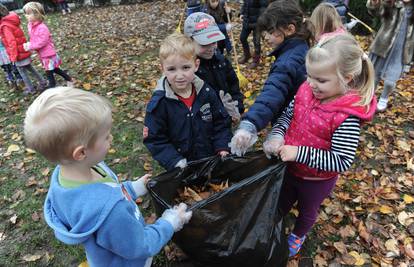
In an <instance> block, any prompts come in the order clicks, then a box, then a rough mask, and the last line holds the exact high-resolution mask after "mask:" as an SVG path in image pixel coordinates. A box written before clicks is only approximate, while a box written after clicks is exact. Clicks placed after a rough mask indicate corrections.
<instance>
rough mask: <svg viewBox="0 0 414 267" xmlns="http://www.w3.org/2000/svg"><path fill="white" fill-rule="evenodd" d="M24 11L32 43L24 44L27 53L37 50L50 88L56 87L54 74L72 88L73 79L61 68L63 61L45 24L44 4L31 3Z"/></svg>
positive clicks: (24, 7)
mask: <svg viewBox="0 0 414 267" xmlns="http://www.w3.org/2000/svg"><path fill="white" fill-rule="evenodd" d="M23 11H24V14H25V15H26V17H27V20H28V22H29V23H28V24H27V28H28V32H29V37H30V41H29V42H28V43H25V44H24V49H25V50H26V51H32V50H35V51H36V52H37V54H38V55H39V57H40V61H41V62H42V65H43V68H44V69H45V70H46V76H47V79H48V81H49V85H48V87H49V88H52V87H55V86H56V80H55V76H54V73H56V74H58V75H60V76H62V77H63V79H65V81H66V83H67V86H69V87H72V86H73V82H72V78H71V77H70V76H69V75H68V74H67V73H66V72H65V71H63V70H61V69H60V68H59V66H60V65H61V64H62V60H61V59H60V57H59V56H58V54H57V53H56V50H55V46H54V44H53V40H52V36H51V34H50V32H49V29H48V28H47V26H46V24H44V23H43V21H44V19H45V15H46V14H45V10H44V9H43V6H42V4H40V3H38V2H29V3H27V4H25V5H24V6H23Z"/></svg>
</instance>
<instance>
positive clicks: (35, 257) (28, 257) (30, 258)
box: [23, 254, 42, 262]
mask: <svg viewBox="0 0 414 267" xmlns="http://www.w3.org/2000/svg"><path fill="white" fill-rule="evenodd" d="M40 258H42V255H41V254H34V255H32V254H27V255H24V256H23V260H24V261H27V262H32V261H37V260H38V259H40Z"/></svg>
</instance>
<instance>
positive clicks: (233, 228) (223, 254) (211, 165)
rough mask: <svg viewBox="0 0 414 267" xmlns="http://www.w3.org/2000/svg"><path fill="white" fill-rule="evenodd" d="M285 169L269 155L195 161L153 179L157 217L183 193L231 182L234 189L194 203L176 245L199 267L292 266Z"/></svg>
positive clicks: (283, 165) (257, 153)
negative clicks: (281, 203)
mask: <svg viewBox="0 0 414 267" xmlns="http://www.w3.org/2000/svg"><path fill="white" fill-rule="evenodd" d="M284 172H285V164H284V163H282V162H280V161H278V160H276V159H271V160H269V159H267V158H266V157H265V155H264V153H263V152H254V153H249V154H247V155H246V156H244V157H236V156H230V157H227V158H226V159H224V160H222V159H221V158H220V157H210V158H206V159H202V160H198V161H194V162H191V163H190V164H189V166H188V167H187V168H185V169H184V170H180V169H174V170H172V171H169V172H165V173H163V174H161V175H159V176H157V177H155V178H153V179H151V180H150V182H149V183H148V185H147V187H148V189H149V192H150V194H151V196H152V199H153V202H154V206H155V209H156V213H157V215H158V216H160V215H161V214H162V212H163V211H164V210H165V209H167V208H171V207H172V206H173V205H174V204H175V203H174V198H176V197H177V196H178V192H177V189H179V188H181V189H182V188H183V187H184V186H191V185H197V186H200V185H204V184H207V183H210V182H211V183H221V182H223V181H227V180H228V181H229V184H230V186H229V188H227V189H225V190H223V191H221V192H218V193H216V194H213V195H211V196H210V197H209V198H207V199H204V200H202V201H199V202H196V203H194V204H193V205H192V206H191V207H189V209H190V210H192V211H193V216H192V218H191V220H190V222H189V223H188V224H186V225H185V226H184V228H183V229H182V230H181V231H179V232H177V233H176V234H175V235H174V237H173V241H174V242H175V243H176V244H177V245H178V246H179V247H180V248H181V249H182V250H183V251H184V252H185V253H186V254H187V255H188V256H189V257H190V258H191V260H192V261H193V263H194V264H195V265H197V266H208V267H219V266H223V267H224V266H225V267H229V266H230V267H231V266H237V267H240V266H246V267H247V266H248V267H252V266H254V267H260V266H266V267H267V266H269V267H270V266H272V267H278V266H281V267H282V266H286V263H287V259H288V254H289V251H288V246H287V242H286V237H285V235H284V233H283V227H282V221H283V220H282V219H283V218H281V215H280V213H279V212H278V211H277V204H278V199H279V195H280V189H281V186H282V181H283V176H284Z"/></svg>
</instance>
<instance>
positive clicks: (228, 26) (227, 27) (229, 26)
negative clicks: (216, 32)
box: [226, 23, 233, 32]
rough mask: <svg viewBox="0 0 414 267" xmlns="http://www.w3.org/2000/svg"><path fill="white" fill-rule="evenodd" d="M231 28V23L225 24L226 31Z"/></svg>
mask: <svg viewBox="0 0 414 267" xmlns="http://www.w3.org/2000/svg"><path fill="white" fill-rule="evenodd" d="M232 28H233V25H231V23H227V24H226V31H227V32H230V31H231V29H232Z"/></svg>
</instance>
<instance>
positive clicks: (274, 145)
mask: <svg viewBox="0 0 414 267" xmlns="http://www.w3.org/2000/svg"><path fill="white" fill-rule="evenodd" d="M284 144H285V139H284V138H283V137H281V136H275V135H269V136H268V137H267V139H266V141H265V142H264V143H263V151H264V153H265V154H266V157H267V158H269V159H270V158H271V157H272V156H278V155H279V152H280V149H281V148H282V146H283V145H284Z"/></svg>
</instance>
